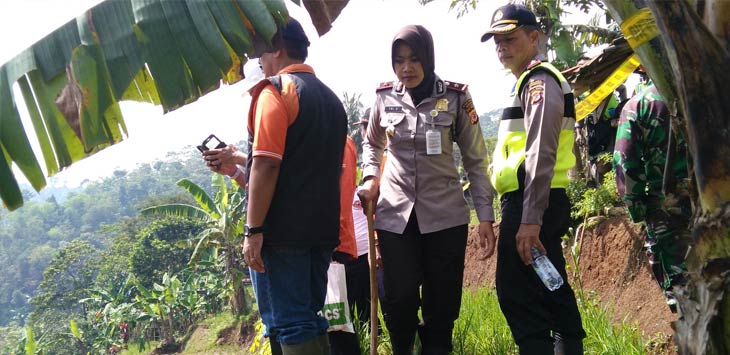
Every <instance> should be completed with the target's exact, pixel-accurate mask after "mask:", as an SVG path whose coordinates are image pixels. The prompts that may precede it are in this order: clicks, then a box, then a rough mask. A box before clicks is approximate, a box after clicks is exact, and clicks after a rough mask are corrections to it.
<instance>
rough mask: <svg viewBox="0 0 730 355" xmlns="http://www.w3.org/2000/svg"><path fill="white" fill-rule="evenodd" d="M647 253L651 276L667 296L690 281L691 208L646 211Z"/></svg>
mask: <svg viewBox="0 0 730 355" xmlns="http://www.w3.org/2000/svg"><path fill="white" fill-rule="evenodd" d="M647 212H648V213H647V216H646V232H647V233H646V234H647V235H646V243H645V244H644V246H645V247H646V253H647V256H648V257H649V264H650V265H651V270H652V273H653V274H654V277H655V278H656V281H657V282H658V283H659V287H661V288H662V290H663V291H664V294H665V295H667V292H668V291H669V292H670V293H671V289H672V286H675V285H683V284H685V283H686V282H687V275H686V274H687V265H686V263H685V258H686V256H687V250H688V248H689V243H690V241H691V234H690V229H689V220H690V217H691V211H690V210H689V208H688V207H687V208H679V207H678V208H674V209H671V210H669V211H668V210H666V209H662V208H657V209H655V210H651V211H647Z"/></svg>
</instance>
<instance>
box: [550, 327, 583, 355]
mask: <svg viewBox="0 0 730 355" xmlns="http://www.w3.org/2000/svg"><path fill="white" fill-rule="evenodd" d="M553 338H554V339H555V355H583V339H578V338H570V337H566V336H563V335H562V334H560V333H558V332H553Z"/></svg>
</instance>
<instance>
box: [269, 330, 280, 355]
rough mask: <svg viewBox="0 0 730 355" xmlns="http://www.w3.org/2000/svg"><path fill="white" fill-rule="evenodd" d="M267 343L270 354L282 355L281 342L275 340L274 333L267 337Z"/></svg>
mask: <svg viewBox="0 0 730 355" xmlns="http://www.w3.org/2000/svg"><path fill="white" fill-rule="evenodd" d="M269 345H270V346H271V355H284V353H283V352H282V350H281V344H279V341H278V340H276V336H275V335H272V336H270V337H269Z"/></svg>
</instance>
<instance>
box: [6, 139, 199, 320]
mask: <svg viewBox="0 0 730 355" xmlns="http://www.w3.org/2000/svg"><path fill="white" fill-rule="evenodd" d="M210 176H211V173H210V171H209V170H208V169H207V168H206V167H205V165H204V164H202V163H201V161H200V153H199V152H197V150H195V148H193V147H189V148H186V149H185V150H184V151H182V152H177V153H171V154H169V155H168V157H166V158H165V160H160V161H157V162H154V163H151V164H142V165H139V166H138V167H137V168H136V169H134V170H131V171H124V170H117V171H115V172H114V174H113V175H112V176H109V177H107V178H104V179H102V180H100V181H97V182H87V183H85V185H83V187H81V188H76V189H75V190H72V191H71V190H68V189H56V190H54V191H59V194H58V195H55V196H54V195H52V194H51V195H46V194H47V193H52V192H54V191H52V190H51V189H46V190H43V194H42V196H44V197H43V198H44V200H40V197H39V196H37V197H36V199H37V201H33V202H28V203H26V205H25V206H24V208H21V209H19V210H17V211H14V212H12V213H10V212H8V211H7V210H6V209H0V245H2V247H1V248H0V269H1V270H3V272H2V273H0V326H2V325H6V324H9V323H10V322H12V321H16V322H18V323H19V324H23V323H24V322H25V319H26V317H27V314H28V313H30V312H31V311H32V305H30V304H29V300H30V299H31V298H32V297H33V296H35V295H36V294H37V288H38V285H39V284H40V283H41V281H42V280H43V271H44V270H45V268H46V267H47V266H48V265H49V263H50V262H51V260H52V259H53V258H54V255H55V254H56V252H57V251H58V250H59V248H61V247H62V246H63V245H65V244H67V243H69V242H71V241H72V240H74V239H77V238H80V239H81V240H85V241H88V242H90V243H91V244H92V245H94V246H95V247H96V248H98V249H100V250H103V251H102V252H101V255H102V260H101V262H100V263H101V264H100V266H99V270H98V272H99V276H98V277H99V278H100V280H99V282H100V284H106V283H107V282H108V281H109V280H116V281H115V282H117V283H121V282H123V281H124V280H125V279H126V276H127V269H128V266H127V264H128V262H127V260H128V255H129V254H130V253H131V250H132V247H131V246H132V245H133V244H134V239H135V236H136V235H137V234H138V232H139V230H140V229H141V225H142V223H143V222H142V221H144V223H147V222H148V220H146V219H141V218H137V217H136V214H137V211H138V209H139V208H141V207H144V206H151V205H159V204H164V203H180V202H188V203H194V201H193V200H192V198H191V197H190V196H189V195H187V194H184V192H183V191H181V190H180V189H178V188H176V187H175V186H174V184H175V182H176V181H178V180H179V179H180V178H182V177H187V178H188V179H189V180H190V181H194V182H195V183H196V184H198V185H200V186H201V187H203V188H204V189H205V190H208V191H210V190H212V187H211V179H210ZM121 236H123V237H121ZM117 237H121V239H119V240H117V239H116V238H117ZM122 240H123V242H122ZM108 248H109V249H108Z"/></svg>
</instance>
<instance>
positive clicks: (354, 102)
mask: <svg viewBox="0 0 730 355" xmlns="http://www.w3.org/2000/svg"><path fill="white" fill-rule="evenodd" d="M342 96H343V99H342V105H344V106H345V112H346V113H347V127H348V133H347V135H349V136H350V138H352V140H353V141H354V142H355V147H356V148H357V159H358V161H359V160H360V159H361V156H362V134H361V133H360V125H357V124H356V123H358V122H360V118H361V117H362V116H363V115H364V114H365V109H364V108H365V106H364V105H363V104H362V101H361V100H360V98H361V97H362V94H350V93H347V92H343V93H342ZM357 181H360V180H357Z"/></svg>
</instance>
